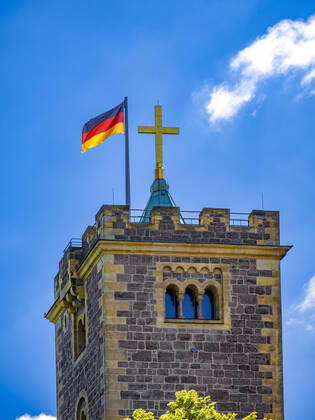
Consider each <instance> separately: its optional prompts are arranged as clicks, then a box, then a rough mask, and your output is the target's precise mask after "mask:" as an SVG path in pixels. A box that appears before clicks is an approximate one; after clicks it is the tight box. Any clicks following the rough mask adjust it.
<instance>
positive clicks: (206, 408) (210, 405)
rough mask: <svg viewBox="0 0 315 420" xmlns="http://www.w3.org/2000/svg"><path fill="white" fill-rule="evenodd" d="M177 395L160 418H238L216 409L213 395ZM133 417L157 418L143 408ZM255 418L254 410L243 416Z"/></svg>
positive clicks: (198, 419)
mask: <svg viewBox="0 0 315 420" xmlns="http://www.w3.org/2000/svg"><path fill="white" fill-rule="evenodd" d="M175 395H176V401H171V402H169V403H168V404H167V406H168V410H167V411H166V412H165V413H164V414H162V415H161V416H160V417H159V420H233V419H236V418H237V414H236V413H228V414H223V413H220V412H219V411H217V410H216V409H215V405H216V403H215V402H213V401H211V397H199V396H198V394H197V392H196V391H194V390H190V391H186V390H183V391H179V392H176V394H175ZM132 418H133V419H134V420H156V418H155V417H154V415H153V413H152V412H151V411H148V412H146V411H144V410H142V409H141V408H140V409H138V410H135V411H134V412H133V415H132ZM255 419H257V414H256V413H255V412H253V413H250V414H249V415H248V416H246V417H243V419H242V420H255ZM124 420H131V419H124ZM263 420H267V419H266V418H265V419H263ZM270 420H271V419H270Z"/></svg>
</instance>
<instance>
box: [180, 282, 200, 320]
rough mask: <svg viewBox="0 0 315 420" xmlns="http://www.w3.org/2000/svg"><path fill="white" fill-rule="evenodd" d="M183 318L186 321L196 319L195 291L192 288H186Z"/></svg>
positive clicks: (196, 302) (196, 300)
mask: <svg viewBox="0 0 315 420" xmlns="http://www.w3.org/2000/svg"><path fill="white" fill-rule="evenodd" d="M183 316H184V318H186V319H196V318H198V299H197V291H196V289H195V288H194V287H193V286H188V287H186V290H185V294H184V298H183Z"/></svg>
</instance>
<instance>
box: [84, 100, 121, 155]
mask: <svg viewBox="0 0 315 420" xmlns="http://www.w3.org/2000/svg"><path fill="white" fill-rule="evenodd" d="M124 132H125V127H124V103H123V102H122V103H121V104H119V105H117V106H115V108H113V109H111V110H109V111H107V112H104V113H103V114H101V115H98V116H97V117H95V118H92V119H91V120H90V121H88V122H87V123H85V124H84V126H83V129H82V149H81V153H84V152H86V151H87V150H88V149H91V148H92V147H95V146H97V145H98V144H101V143H103V141H104V140H106V139H107V138H108V137H110V136H112V135H113V134H117V133H124Z"/></svg>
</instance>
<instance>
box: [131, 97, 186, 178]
mask: <svg viewBox="0 0 315 420" xmlns="http://www.w3.org/2000/svg"><path fill="white" fill-rule="evenodd" d="M154 110H155V126H154V127H153V126H139V127H138V133H139V134H155V161H156V165H155V179H163V178H164V168H163V138H162V135H163V134H179V128H177V127H163V125H162V106H161V105H155V107H154Z"/></svg>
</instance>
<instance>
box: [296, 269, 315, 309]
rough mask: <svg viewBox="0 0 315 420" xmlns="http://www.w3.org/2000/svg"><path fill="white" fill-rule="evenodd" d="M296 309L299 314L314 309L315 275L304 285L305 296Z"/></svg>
mask: <svg viewBox="0 0 315 420" xmlns="http://www.w3.org/2000/svg"><path fill="white" fill-rule="evenodd" d="M297 309H298V310H299V311H300V312H305V311H307V310H308V309H315V275H314V276H313V277H311V279H310V281H309V282H308V283H307V284H306V285H305V296H304V298H303V300H302V301H301V302H300V303H299V304H298V305H297Z"/></svg>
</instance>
